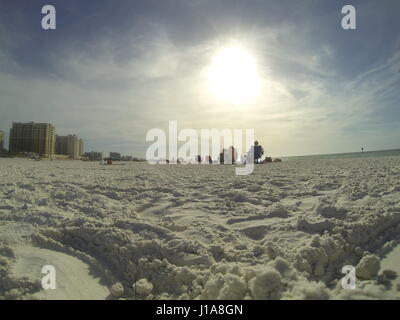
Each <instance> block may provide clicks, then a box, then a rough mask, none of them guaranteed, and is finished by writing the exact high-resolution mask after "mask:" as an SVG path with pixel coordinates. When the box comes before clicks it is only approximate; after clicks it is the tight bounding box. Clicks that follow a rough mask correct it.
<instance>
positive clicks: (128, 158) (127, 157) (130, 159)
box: [121, 156, 133, 161]
mask: <svg viewBox="0 0 400 320" xmlns="http://www.w3.org/2000/svg"><path fill="white" fill-rule="evenodd" d="M121 160H122V161H133V157H132V156H122V158H121Z"/></svg>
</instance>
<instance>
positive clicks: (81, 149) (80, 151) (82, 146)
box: [79, 139, 85, 157]
mask: <svg viewBox="0 0 400 320" xmlns="http://www.w3.org/2000/svg"><path fill="white" fill-rule="evenodd" d="M84 152H85V148H84V144H83V139H79V157H82V156H83V153H84Z"/></svg>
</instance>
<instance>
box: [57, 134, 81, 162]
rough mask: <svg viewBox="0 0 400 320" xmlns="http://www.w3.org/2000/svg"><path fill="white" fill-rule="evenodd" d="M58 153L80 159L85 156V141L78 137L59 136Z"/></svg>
mask: <svg viewBox="0 0 400 320" xmlns="http://www.w3.org/2000/svg"><path fill="white" fill-rule="evenodd" d="M56 153H57V154H62V155H67V156H69V157H70V158H72V159H79V158H80V157H81V156H82V154H83V140H82V139H79V138H78V137H77V136H76V135H68V136H57V138H56Z"/></svg>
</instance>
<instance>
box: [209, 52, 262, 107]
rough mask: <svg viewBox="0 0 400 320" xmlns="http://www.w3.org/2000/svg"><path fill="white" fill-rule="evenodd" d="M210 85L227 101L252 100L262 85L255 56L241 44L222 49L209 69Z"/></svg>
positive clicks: (217, 94)
mask: <svg viewBox="0 0 400 320" xmlns="http://www.w3.org/2000/svg"><path fill="white" fill-rule="evenodd" d="M208 85H209V88H210V90H211V91H212V92H213V93H214V95H215V96H216V97H217V98H219V99H221V100H223V101H225V102H230V103H246V102H249V101H251V100H252V99H254V98H255V97H256V96H257V95H258V94H259V92H260V87H261V83H260V79H259V77H258V75H257V68H256V61H255V59H254V57H253V56H252V55H251V54H250V53H249V52H247V51H246V50H244V49H243V48H241V47H239V46H232V47H227V48H224V49H222V50H220V51H219V52H217V54H216V55H215V57H214V59H213V60H212V63H211V66H210V68H209V70H208Z"/></svg>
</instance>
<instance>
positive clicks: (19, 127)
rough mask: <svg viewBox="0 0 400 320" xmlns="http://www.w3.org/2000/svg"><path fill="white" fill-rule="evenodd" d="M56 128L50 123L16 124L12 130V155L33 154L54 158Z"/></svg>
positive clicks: (10, 145)
mask: <svg viewBox="0 0 400 320" xmlns="http://www.w3.org/2000/svg"><path fill="white" fill-rule="evenodd" d="M55 143H56V128H55V126H53V125H52V124H50V123H34V122H29V123H16V122H14V123H13V124H12V128H11V130H10V141H9V147H10V150H9V151H10V153H21V152H33V153H37V154H39V155H40V156H43V157H47V158H53V157H54V154H55Z"/></svg>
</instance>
